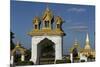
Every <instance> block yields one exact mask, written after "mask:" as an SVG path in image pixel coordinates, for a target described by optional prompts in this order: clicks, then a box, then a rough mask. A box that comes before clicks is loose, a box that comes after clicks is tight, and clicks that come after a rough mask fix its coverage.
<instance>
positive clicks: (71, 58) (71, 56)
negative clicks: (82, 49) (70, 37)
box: [70, 53, 73, 63]
mask: <svg viewBox="0 0 100 67" xmlns="http://www.w3.org/2000/svg"><path fill="white" fill-rule="evenodd" d="M70 60H71V63H72V62H73V54H72V53H70Z"/></svg>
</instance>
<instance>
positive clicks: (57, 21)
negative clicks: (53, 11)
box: [55, 16, 62, 24]
mask: <svg viewBox="0 0 100 67" xmlns="http://www.w3.org/2000/svg"><path fill="white" fill-rule="evenodd" d="M55 22H56V23H59V24H60V23H61V22H62V18H61V17H60V16H57V17H56V19H55Z"/></svg>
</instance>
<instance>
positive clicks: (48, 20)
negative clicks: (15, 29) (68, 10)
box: [28, 7, 64, 64]
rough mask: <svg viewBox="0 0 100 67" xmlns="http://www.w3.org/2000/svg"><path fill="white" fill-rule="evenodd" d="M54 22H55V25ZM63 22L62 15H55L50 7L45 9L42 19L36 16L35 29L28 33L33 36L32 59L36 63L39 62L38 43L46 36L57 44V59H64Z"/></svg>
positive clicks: (55, 48) (34, 20)
mask: <svg viewBox="0 0 100 67" xmlns="http://www.w3.org/2000/svg"><path fill="white" fill-rule="evenodd" d="M40 23H41V24H42V25H41V24H40ZM52 23H55V25H53V24H52ZM62 23H63V20H62V18H61V17H60V16H56V17H54V16H53V13H52V11H51V10H50V9H49V8H48V7H47V8H46V10H45V11H44V13H43V16H42V19H40V18H39V17H37V16H35V17H34V19H33V24H34V29H33V30H32V31H31V32H29V33H28V34H29V35H30V36H31V37H32V50H31V59H30V61H33V62H34V64H39V55H38V54H40V53H39V51H38V43H41V41H42V40H44V39H45V38H47V39H48V40H51V41H52V42H53V43H54V44H55V47H54V50H55V61H56V60H62V45H63V44H62V39H63V35H64V32H63V30H62V28H61V25H62ZM40 25H41V26H40ZM53 26H55V28H53Z"/></svg>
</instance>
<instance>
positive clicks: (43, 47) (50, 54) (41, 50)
mask: <svg viewBox="0 0 100 67" xmlns="http://www.w3.org/2000/svg"><path fill="white" fill-rule="evenodd" d="M37 53H38V56H39V64H50V63H54V60H55V44H54V42H52V41H51V40H49V39H48V38H44V39H43V40H41V41H40V42H39V43H38V44H37Z"/></svg>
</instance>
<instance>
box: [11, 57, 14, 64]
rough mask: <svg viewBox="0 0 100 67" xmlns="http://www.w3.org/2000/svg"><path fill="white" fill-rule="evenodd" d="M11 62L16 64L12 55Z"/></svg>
mask: <svg viewBox="0 0 100 67" xmlns="http://www.w3.org/2000/svg"><path fill="white" fill-rule="evenodd" d="M10 63H11V64H14V56H11V61H10Z"/></svg>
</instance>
